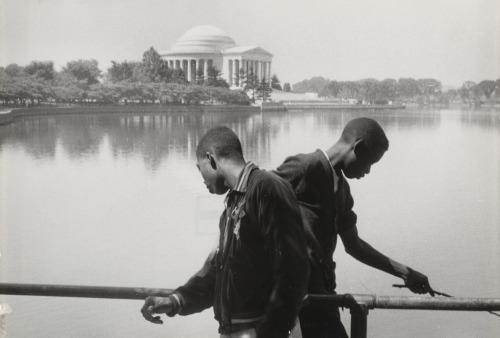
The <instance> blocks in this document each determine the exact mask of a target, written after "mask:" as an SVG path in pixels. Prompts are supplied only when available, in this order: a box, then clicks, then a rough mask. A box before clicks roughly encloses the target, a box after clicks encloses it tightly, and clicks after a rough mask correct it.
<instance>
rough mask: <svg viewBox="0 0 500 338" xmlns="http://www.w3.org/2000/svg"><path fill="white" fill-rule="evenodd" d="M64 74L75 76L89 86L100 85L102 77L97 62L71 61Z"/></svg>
mask: <svg viewBox="0 0 500 338" xmlns="http://www.w3.org/2000/svg"><path fill="white" fill-rule="evenodd" d="M63 72H65V73H68V74H71V75H73V76H74V77H75V78H76V79H77V80H85V81H86V84H88V85H92V84H95V83H98V82H99V77H100V76H101V71H100V70H99V63H98V62H97V60H77V61H69V62H68V63H67V64H66V67H64V68H63Z"/></svg>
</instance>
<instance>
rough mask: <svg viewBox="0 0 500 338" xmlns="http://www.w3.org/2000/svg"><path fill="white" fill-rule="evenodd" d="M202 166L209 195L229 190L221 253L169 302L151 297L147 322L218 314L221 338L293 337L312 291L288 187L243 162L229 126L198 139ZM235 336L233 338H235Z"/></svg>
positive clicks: (298, 218) (297, 213)
mask: <svg viewBox="0 0 500 338" xmlns="http://www.w3.org/2000/svg"><path fill="white" fill-rule="evenodd" d="M196 156H197V167H198V169H199V170H200V173H201V175H202V177H203V179H204V183H205V185H206V187H207V189H208V190H209V191H210V193H212V194H218V195H222V194H225V193H226V192H227V191H228V190H229V192H228V194H227V196H226V200H225V210H224V212H223V213H222V216H221V218H220V223H219V228H220V238H219V245H218V248H217V250H216V251H214V252H213V253H212V254H211V255H209V257H208V259H207V261H206V262H205V265H204V266H203V268H202V269H201V270H200V271H199V272H197V273H196V274H195V275H194V276H193V277H191V278H190V279H189V281H188V282H187V283H186V284H185V285H183V286H181V287H179V288H178V289H177V290H175V292H174V293H173V294H172V295H171V296H169V297H166V298H162V297H148V298H147V299H146V301H145V303H144V306H143V308H142V310H141V312H142V314H143V316H144V318H146V319H147V320H149V321H151V322H153V323H162V321H161V319H160V317H158V316H156V317H155V316H154V314H157V313H166V314H167V315H169V316H174V315H176V314H180V315H189V314H192V313H196V312H200V311H202V310H204V309H207V308H209V307H212V306H213V308H214V313H215V318H216V320H217V321H218V322H219V332H220V333H221V337H229V336H231V337H234V336H238V337H259V338H260V337H262V338H267V337H273V338H274V337H276V338H280V337H289V335H290V332H291V331H292V330H293V328H294V326H295V324H296V318H297V315H298V313H299V310H300V308H301V306H302V301H303V299H304V296H305V295H306V292H307V278H308V272H309V266H308V258H307V251H306V250H307V249H306V240H305V234H304V228H303V225H302V219H301V214H300V210H299V206H298V203H297V199H296V196H295V194H294V192H293V190H292V188H291V186H290V184H289V183H288V182H286V181H285V180H283V179H281V178H280V177H278V176H276V175H275V174H273V173H270V172H266V171H264V170H260V169H259V168H257V167H256V166H255V165H254V164H253V163H252V162H246V161H245V160H244V158H243V154H242V149H241V144H240V141H239V140H238V137H237V136H236V134H234V132H233V131H231V130H230V129H228V128H226V127H217V128H214V129H211V130H209V131H208V132H207V133H206V134H205V135H204V136H203V137H202V138H201V140H200V142H199V144H198V147H197V150H196ZM235 334H236V335H235Z"/></svg>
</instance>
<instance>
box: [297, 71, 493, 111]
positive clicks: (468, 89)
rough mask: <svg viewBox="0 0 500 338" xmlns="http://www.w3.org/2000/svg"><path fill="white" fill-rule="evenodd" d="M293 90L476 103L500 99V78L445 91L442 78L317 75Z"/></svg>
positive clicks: (378, 98)
mask: <svg viewBox="0 0 500 338" xmlns="http://www.w3.org/2000/svg"><path fill="white" fill-rule="evenodd" d="M293 92H296V93H307V92H314V93H318V96H319V97H323V98H326V99H340V98H348V99H356V100H359V101H365V102H369V103H386V102H388V101H405V102H417V103H443V104H447V103H451V102H458V101H461V102H463V103H469V104H474V103H480V102H488V101H490V102H495V101H498V100H500V79H497V80H496V81H493V80H484V81H481V82H479V83H475V82H473V81H466V82H464V83H463V85H462V86H461V87H460V88H459V89H448V90H446V91H443V89H442V85H441V81H438V80H436V79H431V78H428V79H413V78H400V79H398V80H395V79H385V80H382V81H378V80H376V79H364V80H359V81H335V80H333V81H331V80H328V79H325V78H323V77H313V78H311V79H310V80H304V81H301V82H299V83H296V84H295V85H293Z"/></svg>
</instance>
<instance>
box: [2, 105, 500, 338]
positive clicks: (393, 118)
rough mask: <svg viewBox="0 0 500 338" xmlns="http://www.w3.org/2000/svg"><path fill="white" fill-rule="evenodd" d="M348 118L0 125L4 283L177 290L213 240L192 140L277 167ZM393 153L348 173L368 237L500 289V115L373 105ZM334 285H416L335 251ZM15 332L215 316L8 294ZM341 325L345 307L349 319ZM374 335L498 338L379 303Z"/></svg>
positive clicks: (163, 330)
mask: <svg viewBox="0 0 500 338" xmlns="http://www.w3.org/2000/svg"><path fill="white" fill-rule="evenodd" d="M360 114H361V113H354V112H323V111H322V112H310V111H305V112H292V113H272V114H265V115H260V114H240V113H238V114H217V113H214V114H194V113H193V114H167V115H154V114H150V115H141V114H137V115H134V114H129V115H119V114H108V115H87V116H44V117H30V118H25V119H20V120H17V121H16V122H15V123H14V124H12V125H7V126H0V231H1V232H0V252H1V255H2V256H1V258H0V281H1V282H4V283H7V282H10V283H47V284H76V285H103V286H105V285H108V286H143V287H165V288H173V287H176V286H178V285H179V284H181V283H183V282H185V281H186V280H187V278H188V277H189V276H190V275H191V274H192V273H193V272H194V271H196V270H197V269H198V268H199V267H200V266H201V264H202V262H203V260H204V258H205V256H206V254H207V253H208V251H209V250H210V248H211V247H212V245H213V243H214V241H215V239H216V238H217V222H218V216H219V213H220V212H221V210H222V198H221V197H216V196H212V195H210V194H208V193H207V191H206V189H205V187H204V185H203V184H202V179H201V176H199V173H198V171H197V169H196V167H195V158H194V157H195V154H194V151H195V147H196V144H197V141H198V140H199V138H200V137H201V136H202V135H203V133H204V132H205V131H206V130H208V129H209V128H210V127H212V126H215V125H218V124H225V125H227V126H229V127H231V128H232V129H233V130H235V131H236V132H237V134H238V135H239V136H240V138H241V140H242V143H243V148H244V152H245V154H246V157H247V159H252V160H253V161H254V162H256V163H258V164H259V165H260V166H261V167H262V168H268V169H272V168H275V167H276V166H277V165H279V164H280V163H281V162H282V161H283V160H284V158H285V157H286V156H288V155H292V154H295V153H298V152H311V151H314V150H315V149H317V148H327V147H329V146H330V145H332V144H333V143H334V142H335V141H336V140H337V138H338V137H339V135H340V132H341V130H342V128H343V126H344V125H345V123H346V122H347V121H349V120H350V119H351V118H353V117H354V116H361V115H360ZM363 114H364V115H370V116H372V117H374V118H375V119H377V120H378V121H379V122H380V123H381V125H382V126H383V127H384V128H385V129H386V132H387V135H388V137H389V140H390V149H389V152H388V153H387V154H386V155H385V156H384V158H383V159H382V161H381V162H380V163H379V164H377V165H375V166H374V167H373V168H372V173H371V174H370V175H368V176H367V177H366V178H364V179H362V180H361V181H351V187H352V191H353V195H354V199H355V211H356V212H357V214H358V220H359V221H358V229H359V232H360V236H361V237H362V238H363V239H365V240H366V241H368V242H369V243H371V244H372V245H373V246H374V247H376V248H377V249H379V250H380V251H382V252H383V253H385V254H387V255H389V256H390V257H392V258H394V259H396V260H398V261H400V262H403V263H405V264H407V265H410V266H411V267H413V268H415V269H417V270H420V271H422V272H424V273H426V274H427V275H428V276H429V278H430V281H431V285H433V286H434V288H435V289H436V290H439V291H442V292H446V293H449V294H452V295H455V296H460V297H500V282H499V280H500V249H499V244H500V211H499V210H500V208H499V205H500V119H499V115H500V114H499V112H498V111H482V112H478V111H463V112H462V111H455V110H443V111H418V110H411V109H407V110H404V111H400V112H397V111H390V112H389V111H388V112H378V113H373V112H364V113H363ZM336 261H337V266H338V292H339V293H346V292H349V293H370V294H372V293H373V294H379V295H411V293H409V292H408V291H405V290H399V289H394V288H392V287H391V285H392V284H393V283H400V280H398V279H397V278H394V277H392V276H389V275H387V274H384V273H382V272H378V271H376V270H374V269H372V268H369V267H367V266H365V265H362V264H361V263H358V262H357V261H355V260H354V259H352V258H351V257H350V256H347V255H346V254H345V253H344V251H343V247H342V245H341V244H340V245H339V248H338V251H337V252H336ZM0 301H1V302H6V303H8V304H9V305H10V306H11V307H12V308H13V310H14V312H13V313H12V314H10V315H8V316H7V318H6V322H7V326H6V329H7V332H8V336H9V337H144V336H148V337H209V336H210V337H217V333H216V332H217V325H216V323H215V321H214V320H213V318H212V316H213V313H212V310H211V309H210V310H207V311H205V312H203V313H201V314H197V315H193V316H188V317H176V318H173V319H170V318H166V320H165V323H164V324H163V325H154V324H152V323H149V322H146V321H145V320H144V319H143V318H142V316H141V314H140V312H139V310H140V308H141V306H142V301H132V300H130V301H129V300H98V299H72V298H51V297H27V296H0ZM342 316H343V321H344V323H345V325H346V327H347V328H348V327H349V321H350V315H349V311H348V310H345V311H344V312H343V313H342ZM368 325H369V327H368V332H369V335H370V336H371V337H497V336H498V332H499V331H500V319H499V318H498V317H495V316H493V315H491V314H488V313H470V312H453V313H452V312H433V311H391V310H373V311H371V312H370V315H369V316H368Z"/></svg>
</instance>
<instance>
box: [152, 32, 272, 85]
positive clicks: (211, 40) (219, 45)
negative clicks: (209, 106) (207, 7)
mask: <svg viewBox="0 0 500 338" xmlns="http://www.w3.org/2000/svg"><path fill="white" fill-rule="evenodd" d="M160 55H161V57H162V58H163V59H164V60H166V61H167V62H168V66H169V67H170V68H172V69H174V68H180V69H182V70H184V74H185V76H186V79H187V80H188V81H189V82H194V81H195V80H196V74H197V72H198V70H203V75H204V78H205V79H206V78H207V69H208V66H209V65H211V66H213V67H215V68H217V69H218V70H219V71H221V73H222V78H223V79H224V80H226V81H227V83H228V84H229V86H230V87H240V86H241V84H240V79H239V77H240V71H239V70H240V69H243V70H245V72H246V73H249V72H250V69H252V70H253V72H254V74H256V75H257V77H258V78H259V80H261V79H262V78H265V79H266V80H267V81H268V82H269V83H270V82H271V81H270V78H271V62H272V57H273V54H271V53H269V52H268V51H266V50H264V49H262V48H260V47H258V46H237V45H236V43H235V42H234V40H233V39H231V37H229V35H227V34H226V33H225V32H224V31H223V30H222V29H220V28H217V27H214V26H197V27H194V28H191V29H190V30H188V31H187V32H186V33H184V34H183V35H182V36H181V37H180V38H179V39H178V40H177V41H176V42H175V44H174V45H173V46H172V49H171V50H169V51H166V52H160Z"/></svg>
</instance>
